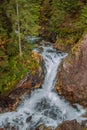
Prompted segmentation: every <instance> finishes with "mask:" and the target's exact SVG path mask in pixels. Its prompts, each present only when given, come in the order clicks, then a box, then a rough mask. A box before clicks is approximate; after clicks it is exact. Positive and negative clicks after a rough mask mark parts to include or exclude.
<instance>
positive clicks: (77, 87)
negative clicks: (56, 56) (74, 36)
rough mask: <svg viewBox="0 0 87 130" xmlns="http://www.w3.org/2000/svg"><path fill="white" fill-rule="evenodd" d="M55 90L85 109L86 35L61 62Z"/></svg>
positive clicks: (86, 95) (86, 100)
mask: <svg viewBox="0 0 87 130" xmlns="http://www.w3.org/2000/svg"><path fill="white" fill-rule="evenodd" d="M57 79H58V81H57V83H56V90H57V92H58V93H59V94H60V95H62V96H64V97H65V98H66V99H67V100H69V101H70V102H72V103H80V104H81V105H83V106H85V107H87V34H86V35H85V36H83V38H82V39H81V40H80V41H79V43H78V44H76V45H75V46H74V47H73V48H72V50H71V52H70V54H69V55H68V56H67V57H66V58H65V59H64V60H63V61H62V63H61V65H60V67H59V70H58V75H57Z"/></svg>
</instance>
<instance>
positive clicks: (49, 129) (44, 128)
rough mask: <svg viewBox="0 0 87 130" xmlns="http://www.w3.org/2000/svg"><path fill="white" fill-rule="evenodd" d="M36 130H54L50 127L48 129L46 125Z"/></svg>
mask: <svg viewBox="0 0 87 130" xmlns="http://www.w3.org/2000/svg"><path fill="white" fill-rule="evenodd" d="M36 130H52V128H51V127H50V126H49V127H46V126H45V125H44V124H41V125H39V126H38V127H37V128H36Z"/></svg>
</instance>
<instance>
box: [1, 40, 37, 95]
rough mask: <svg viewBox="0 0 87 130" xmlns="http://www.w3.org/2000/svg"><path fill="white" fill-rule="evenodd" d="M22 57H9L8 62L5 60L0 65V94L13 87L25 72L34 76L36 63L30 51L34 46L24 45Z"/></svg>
mask: <svg viewBox="0 0 87 130" xmlns="http://www.w3.org/2000/svg"><path fill="white" fill-rule="evenodd" d="M24 47H25V48H24V55H23V57H21V58H20V57H19V56H17V55H16V56H10V57H9V60H7V59H6V58H5V59H4V60H2V61H1V64H0V92H1V94H2V95H3V94H5V93H7V92H9V91H11V89H13V88H14V87H16V85H17V83H18V82H19V81H20V80H21V79H22V78H23V77H24V75H25V74H26V73H27V72H29V71H30V72H32V73H31V74H34V73H35V72H36V70H37V69H38V62H37V61H35V59H34V58H33V57H31V55H32V49H33V48H34V47H35V45H32V44H28V43H25V46H24Z"/></svg>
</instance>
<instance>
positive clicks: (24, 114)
mask: <svg viewBox="0 0 87 130" xmlns="http://www.w3.org/2000/svg"><path fill="white" fill-rule="evenodd" d="M39 50H41V55H42V57H43V60H44V65H45V67H44V68H45V79H44V82H43V85H42V88H40V89H37V90H34V91H33V92H32V93H31V94H30V95H26V96H25V97H24V98H23V101H22V103H21V105H20V106H19V107H18V108H17V110H16V111H15V112H7V113H3V114H0V128H4V129H5V128H6V127H7V126H9V130H10V129H11V130H12V128H13V127H14V128H15V130H35V128H36V127H37V126H38V125H40V124H45V125H46V126H51V127H52V128H53V130H54V129H55V127H56V126H57V125H58V124H60V123H61V122H63V121H64V120H72V119H77V120H78V121H80V120H82V117H81V115H82V114H83V113H84V110H83V108H82V107H81V106H79V105H77V108H73V107H72V106H70V104H69V103H68V102H66V101H65V100H64V99H62V98H61V97H60V96H58V94H56V92H55V89H54V85H55V79H56V73H57V69H58V65H59V64H60V62H61V59H62V58H64V57H65V56H66V55H65V54H64V53H61V52H58V51H56V50H55V49H53V48H52V46H46V47H45V46H41V47H40V48H39V49H38V52H39V53H40V51H39ZM36 51H37V50H36Z"/></svg>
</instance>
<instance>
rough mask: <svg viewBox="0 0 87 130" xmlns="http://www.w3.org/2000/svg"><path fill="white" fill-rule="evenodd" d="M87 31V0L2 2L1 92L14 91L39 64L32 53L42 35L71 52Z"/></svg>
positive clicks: (10, 0) (0, 21)
mask: <svg viewBox="0 0 87 130" xmlns="http://www.w3.org/2000/svg"><path fill="white" fill-rule="evenodd" d="M86 31H87V1H86V0H78V1H77V0H67V1H65V0H38V1H37V0H3V1H2V0H1V1H0V92H1V95H3V94H5V93H6V92H8V91H9V90H11V89H12V88H13V87H14V86H15V85H16V84H17V83H18V82H19V80H20V79H22V78H23V76H24V75H25V74H26V72H27V71H28V70H35V69H37V67H38V63H37V62H36V61H35V60H34V59H32V57H31V52H32V49H33V48H34V47H35V46H36V44H31V43H29V41H27V40H26V38H25V37H27V36H40V37H43V38H44V39H45V40H47V41H50V42H53V43H58V44H59V46H61V45H62V46H64V48H68V49H64V51H65V50H67V51H69V50H70V49H71V48H72V47H73V46H74V45H75V44H76V43H77V42H78V41H79V39H80V38H81V36H82V35H83V34H84V33H86Z"/></svg>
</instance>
